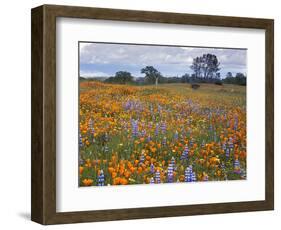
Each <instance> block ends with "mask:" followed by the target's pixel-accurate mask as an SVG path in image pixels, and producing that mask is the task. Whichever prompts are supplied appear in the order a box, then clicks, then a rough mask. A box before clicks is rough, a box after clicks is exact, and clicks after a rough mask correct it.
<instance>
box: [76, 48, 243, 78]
mask: <svg viewBox="0 0 281 230" xmlns="http://www.w3.org/2000/svg"><path fill="white" fill-rule="evenodd" d="M205 53H211V54H215V55H216V56H217V58H218V60H219V62H220V63H221V64H220V68H221V70H220V72H221V76H222V77H224V76H225V75H226V73H227V72H232V73H233V75H235V74H236V73H237V72H242V73H247V66H246V61H247V57H246V54H247V51H246V50H242V49H222V48H197V47H174V46H148V45H128V44H110V43H84V42H83V43H80V76H82V77H100V76H103V77H106V76H113V75H114V74H115V73H116V72H117V71H128V72H131V73H132V75H133V76H135V77H140V76H144V75H142V74H141V73H140V70H141V69H142V68H143V67H145V66H147V65H152V66H154V67H155V68H156V69H157V70H158V71H160V72H161V73H162V75H164V76H182V75H183V74H185V73H189V74H191V73H192V70H191V69H190V65H191V64H192V60H193V58H195V57H198V56H201V55H203V54H205Z"/></svg>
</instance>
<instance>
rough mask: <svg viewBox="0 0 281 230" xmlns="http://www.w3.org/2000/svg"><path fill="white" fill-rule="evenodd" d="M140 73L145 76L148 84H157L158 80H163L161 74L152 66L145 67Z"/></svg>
mask: <svg viewBox="0 0 281 230" xmlns="http://www.w3.org/2000/svg"><path fill="white" fill-rule="evenodd" d="M141 73H144V74H145V81H146V82H148V83H155V84H156V85H157V84H158V81H159V79H160V78H163V77H162V75H161V73H160V72H159V71H158V70H157V69H155V68H154V67H153V66H146V67H145V68H142V69H141Z"/></svg>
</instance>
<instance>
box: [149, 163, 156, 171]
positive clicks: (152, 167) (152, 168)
mask: <svg viewBox="0 0 281 230" xmlns="http://www.w3.org/2000/svg"><path fill="white" fill-rule="evenodd" d="M154 172H155V166H154V164H151V165H150V173H154Z"/></svg>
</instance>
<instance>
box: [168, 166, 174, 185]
mask: <svg viewBox="0 0 281 230" xmlns="http://www.w3.org/2000/svg"><path fill="white" fill-rule="evenodd" d="M167 182H168V183H172V182H174V167H173V165H172V164H169V166H168V171H167Z"/></svg>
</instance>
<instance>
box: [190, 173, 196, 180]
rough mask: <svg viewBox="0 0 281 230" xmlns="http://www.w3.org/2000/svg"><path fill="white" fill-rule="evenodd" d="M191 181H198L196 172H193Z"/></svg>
mask: <svg viewBox="0 0 281 230" xmlns="http://www.w3.org/2000/svg"><path fill="white" fill-rule="evenodd" d="M191 181H192V182H196V181H197V178H196V173H195V172H192V174H191Z"/></svg>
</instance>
